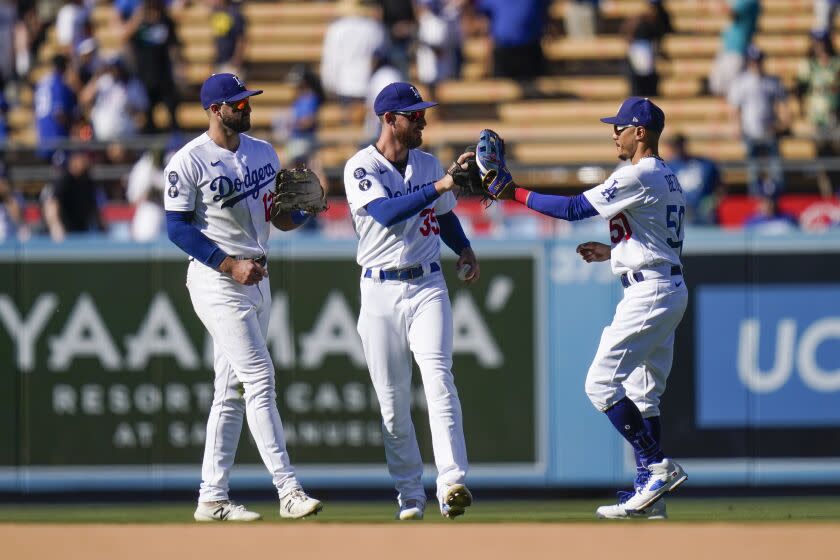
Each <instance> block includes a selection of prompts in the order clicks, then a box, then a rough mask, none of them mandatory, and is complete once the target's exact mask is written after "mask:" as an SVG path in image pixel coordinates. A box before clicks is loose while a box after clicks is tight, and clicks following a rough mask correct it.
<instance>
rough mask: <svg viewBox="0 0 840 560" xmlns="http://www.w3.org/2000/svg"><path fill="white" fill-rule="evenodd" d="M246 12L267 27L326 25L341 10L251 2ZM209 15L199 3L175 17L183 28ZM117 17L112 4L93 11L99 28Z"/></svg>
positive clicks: (323, 5) (332, 5)
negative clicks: (274, 25)
mask: <svg viewBox="0 0 840 560" xmlns="http://www.w3.org/2000/svg"><path fill="white" fill-rule="evenodd" d="M242 8H243V9H242V11H243V13H244V15H245V18H246V19H247V20H248V22H249V23H250V22H255V21H259V22H263V23H266V24H283V23H290V22H294V23H301V24H308V23H322V24H323V23H328V22H330V21H332V20H333V19H335V18H336V17H338V9H337V8H338V6H337V4H336V3H335V2H247V3H245V4H244V5H243V6H242ZM209 14H210V10H209V9H208V7H207V6H206V5H205V4H203V3H201V2H197V3H195V4H194V5H192V6H188V7H186V8H182V9H179V10H174V11H173V13H172V17H173V19H174V20H175V21H176V22H178V23H179V24H180V23H182V22H185V21H198V22H202V21H204V22H206V21H207V18H208V16H209ZM113 17H114V12H113V8H112V7H111V5H110V3H107V4H99V5H98V6H96V8H95V9H94V11H93V22H94V25H96V26H97V27H98V26H108V25H110V24H111V23H112V22H113Z"/></svg>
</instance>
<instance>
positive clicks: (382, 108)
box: [373, 82, 437, 115]
mask: <svg viewBox="0 0 840 560" xmlns="http://www.w3.org/2000/svg"><path fill="white" fill-rule="evenodd" d="M435 105H437V103H435V102H434V101H423V97H422V96H421V95H420V92H419V91H417V88H416V87H414V86H413V85H411V84H409V83H407V82H394V83H393V84H388V85H387V86H385V87H384V88H382V91H380V92H379V95H377V96H376V99H375V100H374V102H373V112H374V113H376V114H377V115H384V114H385V113H393V112H395V111H419V110H420V109H428V108H429V107H434V106H435Z"/></svg>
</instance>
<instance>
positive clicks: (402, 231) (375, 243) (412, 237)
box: [344, 146, 456, 269]
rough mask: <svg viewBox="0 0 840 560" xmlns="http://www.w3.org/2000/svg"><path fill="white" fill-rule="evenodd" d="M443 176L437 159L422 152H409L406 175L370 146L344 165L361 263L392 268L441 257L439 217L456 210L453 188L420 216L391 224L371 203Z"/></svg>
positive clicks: (419, 187) (405, 191) (419, 186)
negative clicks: (375, 213)
mask: <svg viewBox="0 0 840 560" xmlns="http://www.w3.org/2000/svg"><path fill="white" fill-rule="evenodd" d="M443 175H444V171H443V168H442V167H441V166H440V162H439V161H438V160H437V158H436V157H434V156H433V155H431V154H429V153H426V152H423V151H421V150H409V151H408V165H407V167H406V169H405V176H404V177H403V176H402V175H400V172H399V171H397V169H396V168H395V167H394V166H393V164H391V162H389V161H388V160H387V159H386V158H385V156H383V155H382V154H381V153H379V150H377V149H376V147H375V146H368V147H367V148H364V149H362V150H360V151H359V152H357V153H356V155H354V156H353V157H352V158H350V160H349V161H348V162H347V165H346V166H345V167H344V190H345V192H346V193H347V200H348V202H349V203H350V212H351V214H352V216H353V226H354V227H355V229H356V235H357V236H358V237H359V248H358V251H357V254H356V261H357V262H358V263H359V265H361V266H362V267H369V268H383V269H391V268H402V267H404V266H407V265H414V264H424V263H430V262H434V261H437V260H439V259H440V226H439V225H438V223H437V215H438V214H445V213H447V212H451V211H452V209H453V208H455V204H456V201H455V195H453V194H452V192H447V193H444V194H443V196H441V197H439V198H437V199H436V200H434V201H432V202H430V203H429V205H428V206H427V207H426V208H424V209H422V210H421V211H420V212H418V213H417V215H416V216H412V217H411V218H408V219H407V220H404V221H402V222H400V223H398V224H395V225H393V226H391V227H385V226H383V225H382V224H380V223H379V222H377V221H376V220H374V219H373V217H372V216H371V215H370V214H368V212H367V210H366V209H365V205H367V204H368V203H370V202H371V201H373V200H376V199H377V198H383V197H385V198H394V197H398V196H403V195H405V194H409V193H412V192H416V191H418V190H420V189H421V188H423V187H424V186H426V185H430V184H434V183H435V182H437V181H438V180H440V178H441V177H443Z"/></svg>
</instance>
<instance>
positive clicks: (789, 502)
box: [0, 497, 840, 524]
mask: <svg viewBox="0 0 840 560" xmlns="http://www.w3.org/2000/svg"><path fill="white" fill-rule="evenodd" d="M605 503H608V502H606V501H604V500H556V501H506V500H505V501H502V500H494V501H491V500H488V501H480V500H479V501H476V502H475V503H474V504H473V506H472V507H471V508H469V509H468V510H467V514H466V515H465V516H463V517H460V518H458V519H456V520H448V519H444V518H442V517H441V516H440V515H439V514H438V512H437V509H436V508H435V507H434V504H432V503H430V504H429V506H430V508H429V509H427V511H426V519H425V520H424V521H423V523H448V524H453V523H582V522H593V521H599V522H600V523H616V522H617V523H626V521H603V520H596V519H595V515H594V511H595V508H596V507H597V506H599V505H603V504H605ZM247 505H248V508H249V509H251V510H253V511H257V512H259V513H261V514H262V515H263V521H262V523H396V521H395V520H394V513H395V506H394V505H393V504H392V503H387V502H381V501H379V502H348V501H327V502H325V507H324V511H323V512H322V513H321V514H320V515H318V516H316V517H313V518H309V519H306V520H303V521H300V520H285V519H280V517H279V515H278V513H277V503H276V502H250V503H248V504H247ZM667 505H668V516H669V520H668V521H666V523H672V522H697V523H708V522H738V523H742V522H779V521H802V522H813V521H823V522H838V521H840V499H838V498H837V497H826V498H732V499H728V498H715V499H696V498H672V499H669V500H668V502H667ZM194 508H195V505H194V504H193V503H186V502H181V503H146V504H100V503H97V504H67V505H64V504H62V505H42V504H33V505H30V504H23V505H21V504H0V523H194V521H193V519H192V513H193V509H194ZM633 522H644V523H658V521H657V522H654V521H647V520H638V521H633Z"/></svg>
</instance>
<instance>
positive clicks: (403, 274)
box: [365, 262, 440, 280]
mask: <svg viewBox="0 0 840 560" xmlns="http://www.w3.org/2000/svg"><path fill="white" fill-rule="evenodd" d="M439 271H440V265H439V264H438V263H436V262H433V263H432V264H431V265H430V266H429V272H439ZM421 276H423V265H422V264H418V265H417V266H410V267H407V268H397V269H394V270H380V271H379V279H380V280H414V279H415V278H420V277H421ZM365 278H373V269H372V268H366V269H365Z"/></svg>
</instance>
